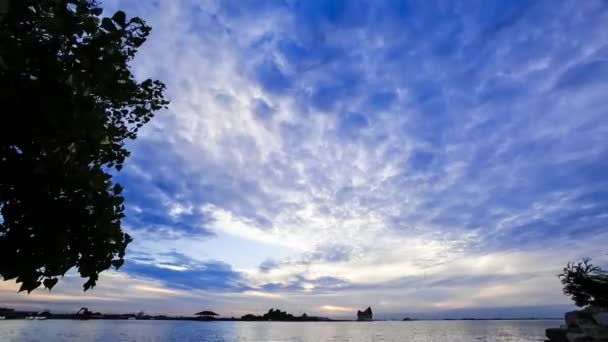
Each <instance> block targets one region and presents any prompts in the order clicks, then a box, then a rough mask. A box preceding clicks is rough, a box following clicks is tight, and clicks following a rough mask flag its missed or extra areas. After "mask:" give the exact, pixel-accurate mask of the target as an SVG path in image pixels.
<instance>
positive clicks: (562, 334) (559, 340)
mask: <svg viewBox="0 0 608 342" xmlns="http://www.w3.org/2000/svg"><path fill="white" fill-rule="evenodd" d="M567 332H568V330H566V329H562V328H549V329H547V330H545V336H547V338H548V339H549V341H551V342H568V339H566V333H567Z"/></svg>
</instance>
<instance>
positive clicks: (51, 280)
mask: <svg viewBox="0 0 608 342" xmlns="http://www.w3.org/2000/svg"><path fill="white" fill-rule="evenodd" d="M58 281H59V279H57V278H48V279H45V280H44V282H43V284H44V287H46V288H47V289H49V291H50V290H51V289H52V288H53V286H55V284H57V282H58Z"/></svg>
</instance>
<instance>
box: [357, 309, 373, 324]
mask: <svg viewBox="0 0 608 342" xmlns="http://www.w3.org/2000/svg"><path fill="white" fill-rule="evenodd" d="M372 319H373V315H372V308H371V307H368V308H367V309H365V311H357V321H371V320H372Z"/></svg>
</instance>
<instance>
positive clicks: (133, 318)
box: [127, 317, 137, 321]
mask: <svg viewBox="0 0 608 342" xmlns="http://www.w3.org/2000/svg"><path fill="white" fill-rule="evenodd" d="M127 319H128V320H129V321H134V320H136V319H137V318H135V317H129V318H127Z"/></svg>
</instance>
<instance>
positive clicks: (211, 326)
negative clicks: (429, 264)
mask: <svg viewBox="0 0 608 342" xmlns="http://www.w3.org/2000/svg"><path fill="white" fill-rule="evenodd" d="M559 324H560V321H557V320H556V321H417V322H368V323H356V322H306V323H287V322H187V321H71V320H51V321H22V320H18V321H17V320H7V321H0V342H8V341H10V342H13V341H15V342H16V341H19V342H26V341H32V342H33V341H44V342H59V341H100V342H115V341H116V342H126V341H129V342H130V341H145V342H147V341H176V342H177V341H197V342H206V341H216V342H224V341H306V342H309V341H349V342H359V341H421V342H422V341H423V342H444V341H454V342H456V341H458V342H460V341H462V342H471V341H543V340H544V338H543V337H544V331H545V329H546V328H548V327H558V326H559Z"/></svg>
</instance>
